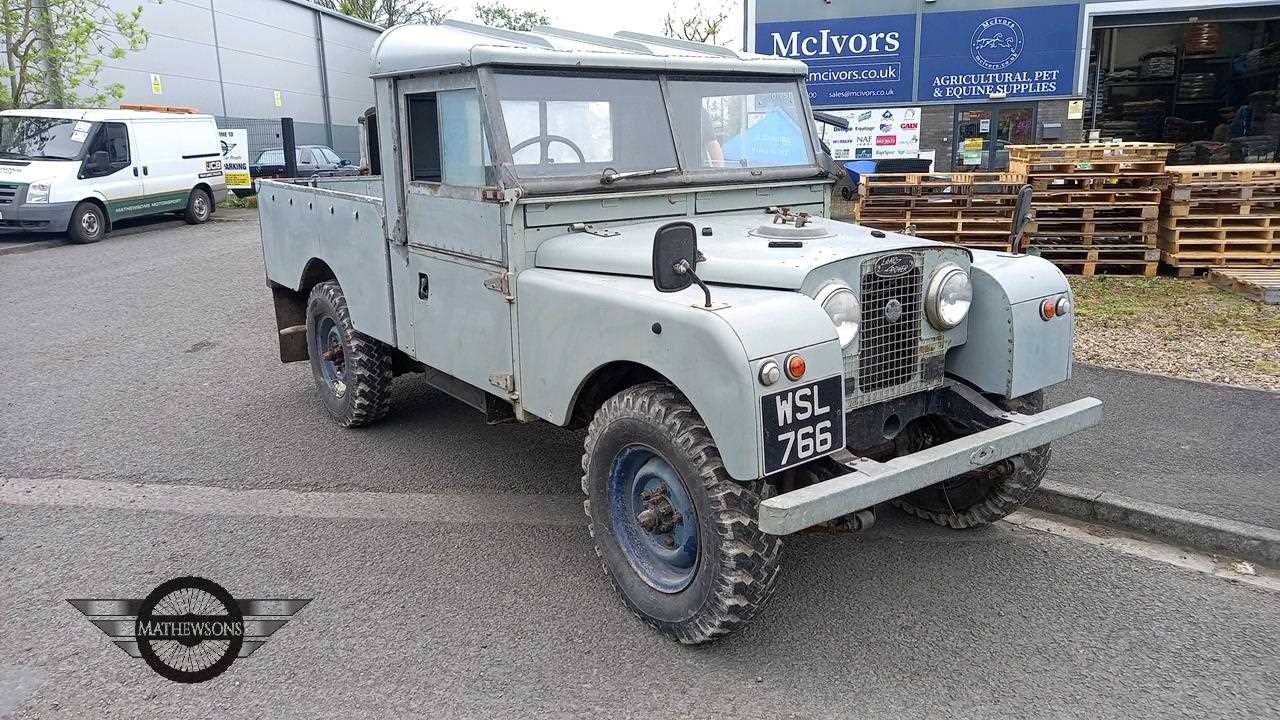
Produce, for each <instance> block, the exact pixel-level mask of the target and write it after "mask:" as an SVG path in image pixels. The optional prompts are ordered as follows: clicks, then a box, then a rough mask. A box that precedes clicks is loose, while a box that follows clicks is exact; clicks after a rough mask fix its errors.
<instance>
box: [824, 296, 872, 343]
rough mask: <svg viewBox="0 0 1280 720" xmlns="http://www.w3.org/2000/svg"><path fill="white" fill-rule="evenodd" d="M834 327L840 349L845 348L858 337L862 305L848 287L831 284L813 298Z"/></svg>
mask: <svg viewBox="0 0 1280 720" xmlns="http://www.w3.org/2000/svg"><path fill="white" fill-rule="evenodd" d="M815 299H816V300H817V301H818V304H820V305H822V309H823V310H825V311H826V313H827V315H828V316H829V317H830V318H831V322H832V324H833V325H835V326H836V335H837V336H839V338H840V347H842V348H847V347H849V346H850V345H851V344H853V341H854V339H856V338H857V337H858V325H859V323H860V322H862V305H861V304H860V303H859V302H858V296H857V295H854V294H853V291H852V290H850V289H849V286H848V285H842V284H840V283H832V284H830V285H827V286H826V287H824V288H822V289H821V290H819V291H818V295H817V297H816V298H815Z"/></svg>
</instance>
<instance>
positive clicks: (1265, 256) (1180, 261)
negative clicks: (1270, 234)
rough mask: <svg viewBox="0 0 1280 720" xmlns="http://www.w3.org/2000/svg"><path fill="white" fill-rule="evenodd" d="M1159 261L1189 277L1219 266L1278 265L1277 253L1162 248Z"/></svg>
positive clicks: (1178, 273)
mask: <svg viewBox="0 0 1280 720" xmlns="http://www.w3.org/2000/svg"><path fill="white" fill-rule="evenodd" d="M1160 261H1161V262H1162V263H1164V264H1165V265H1167V266H1169V268H1170V269H1171V270H1172V271H1173V273H1174V274H1175V275H1177V276H1178V277H1190V276H1192V275H1196V274H1198V273H1201V272H1205V271H1207V270H1209V269H1211V268H1219V267H1267V268H1270V267H1280V254H1278V253H1245V252H1234V253H1225V252H1178V253H1172V252H1169V251H1168V250H1162V251H1161V254H1160Z"/></svg>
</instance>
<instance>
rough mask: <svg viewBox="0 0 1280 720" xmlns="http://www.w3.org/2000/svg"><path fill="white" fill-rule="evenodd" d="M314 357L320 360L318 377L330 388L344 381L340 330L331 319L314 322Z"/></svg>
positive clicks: (343, 360) (343, 357)
mask: <svg viewBox="0 0 1280 720" xmlns="http://www.w3.org/2000/svg"><path fill="white" fill-rule="evenodd" d="M315 338H316V340H315V342H316V345H317V347H316V350H317V352H316V357H318V358H320V376H321V377H323V378H324V381H325V382H327V383H329V386H330V387H333V386H336V385H337V383H339V382H345V381H346V372H345V370H346V363H345V359H346V358H345V354H344V348H343V346H342V330H341V329H339V327H338V323H337V322H336V321H335V320H334V319H333V318H331V317H328V316H325V317H322V318H320V319H319V320H318V321H317V322H316V332H315Z"/></svg>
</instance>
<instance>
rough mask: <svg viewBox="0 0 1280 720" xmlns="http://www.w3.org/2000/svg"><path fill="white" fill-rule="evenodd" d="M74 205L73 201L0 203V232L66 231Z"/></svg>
mask: <svg viewBox="0 0 1280 720" xmlns="http://www.w3.org/2000/svg"><path fill="white" fill-rule="evenodd" d="M75 207H76V204H75V203H73V202H65V203H38V204H30V203H23V204H21V205H14V204H6V205H0V234H9V233H30V232H57V233H60V232H66V231H67V225H68V224H69V223H70V222H71V211H72V210H74V209H75Z"/></svg>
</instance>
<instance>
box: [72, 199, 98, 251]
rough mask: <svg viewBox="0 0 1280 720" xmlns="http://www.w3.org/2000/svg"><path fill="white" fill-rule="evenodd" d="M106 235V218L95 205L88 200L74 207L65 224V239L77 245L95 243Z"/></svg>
mask: <svg viewBox="0 0 1280 720" xmlns="http://www.w3.org/2000/svg"><path fill="white" fill-rule="evenodd" d="M106 234H107V218H106V215H104V214H103V212H102V208H101V207H99V206H98V204H97V203H92V202H89V201H88V200H86V201H84V202H82V203H80V204H79V205H76V207H75V209H74V210H72V211H71V222H70V223H68V224H67V239H68V240H70V241H71V242H73V243H76V244H78V245H85V244H88V243H96V242H98V241H99V240H101V239H102V238H103V236H104V235H106Z"/></svg>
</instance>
